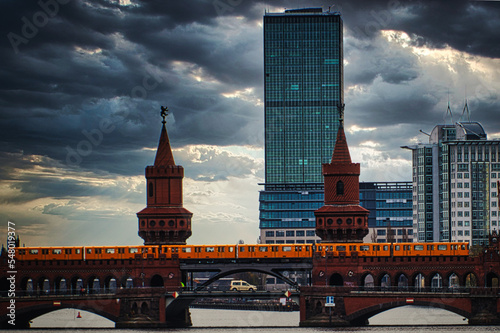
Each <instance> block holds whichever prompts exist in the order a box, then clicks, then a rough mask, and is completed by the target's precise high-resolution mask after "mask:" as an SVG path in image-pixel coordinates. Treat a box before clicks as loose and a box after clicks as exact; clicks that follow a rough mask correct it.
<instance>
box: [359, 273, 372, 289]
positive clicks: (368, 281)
mask: <svg viewBox="0 0 500 333" xmlns="http://www.w3.org/2000/svg"><path fill="white" fill-rule="evenodd" d="M360 286H362V287H363V288H364V289H365V290H370V289H373V288H374V287H375V278H374V277H373V275H372V274H371V273H370V272H366V273H365V274H363V275H362V276H361V283H360Z"/></svg>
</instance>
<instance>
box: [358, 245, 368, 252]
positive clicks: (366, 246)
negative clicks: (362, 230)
mask: <svg viewBox="0 0 500 333" xmlns="http://www.w3.org/2000/svg"><path fill="white" fill-rule="evenodd" d="M359 250H360V251H370V246H369V245H362V246H360V247H359Z"/></svg>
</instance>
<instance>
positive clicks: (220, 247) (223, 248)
mask: <svg viewBox="0 0 500 333" xmlns="http://www.w3.org/2000/svg"><path fill="white" fill-rule="evenodd" d="M225 251H226V248H225V247H224V246H219V247H218V248H217V252H219V253H222V252H225Z"/></svg>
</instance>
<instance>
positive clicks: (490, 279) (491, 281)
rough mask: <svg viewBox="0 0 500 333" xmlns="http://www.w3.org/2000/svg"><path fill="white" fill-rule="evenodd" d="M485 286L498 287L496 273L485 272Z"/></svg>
mask: <svg viewBox="0 0 500 333" xmlns="http://www.w3.org/2000/svg"><path fill="white" fill-rule="evenodd" d="M486 287H488V288H498V275H496V274H495V273H493V272H489V273H488V274H486Z"/></svg>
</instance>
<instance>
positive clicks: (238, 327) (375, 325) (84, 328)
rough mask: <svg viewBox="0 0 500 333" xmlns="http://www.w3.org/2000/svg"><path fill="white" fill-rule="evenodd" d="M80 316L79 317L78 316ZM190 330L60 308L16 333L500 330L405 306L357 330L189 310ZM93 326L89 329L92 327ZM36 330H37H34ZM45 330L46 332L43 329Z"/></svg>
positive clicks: (274, 316)
mask: <svg viewBox="0 0 500 333" xmlns="http://www.w3.org/2000/svg"><path fill="white" fill-rule="evenodd" d="M79 312H80V317H81V318H78V313H79ZM191 319H192V322H193V327H191V328H187V329H156V330H155V329H149V330H148V329H141V330H138V329H136V330H134V329H114V328H113V327H114V323H113V322H111V321H109V320H107V319H105V318H102V317H99V316H97V315H94V314H92V313H89V312H85V311H78V310H73V309H62V310H59V311H56V312H52V313H49V314H46V315H44V316H41V317H39V318H36V319H34V320H33V323H32V329H30V330H21V331H18V332H30V333H39V332H40V333H41V332H43V333H47V328H48V327H54V326H58V327H60V328H59V329H51V330H50V331H51V332H52V331H55V332H73V331H75V329H74V328H75V327H78V328H79V329H78V330H77V332H78V333H86V332H92V333H96V332H107V333H111V332H113V333H125V332H127V333H134V332H146V333H147V332H158V331H165V332H184V333H233V332H241V333H263V332H266V333H267V332H270V333H285V332H286V333H306V332H325V331H332V330H334V331H335V332H354V331H358V332H398V333H409V332H412V333H413V332H429V333H431V332H439V333H452V332H453V333H456V332H500V327H495V326H481V327H473V326H468V325H466V323H467V321H464V320H463V318H462V317H461V316H458V315H456V314H453V313H451V312H448V311H445V310H441V309H435V308H425V307H418V306H405V307H401V308H398V309H393V310H389V311H386V312H383V313H381V314H378V315H377V316H374V317H372V318H371V319H370V326H366V327H356V328H336V329H330V328H301V327H299V326H298V325H299V313H298V312H267V311H241V310H211V309H191ZM91 327H92V328H91ZM37 328H39V329H37ZM44 328H45V329H44Z"/></svg>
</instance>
